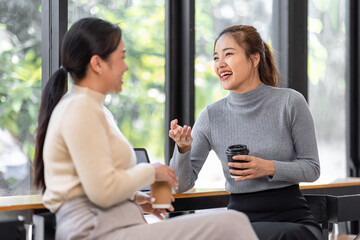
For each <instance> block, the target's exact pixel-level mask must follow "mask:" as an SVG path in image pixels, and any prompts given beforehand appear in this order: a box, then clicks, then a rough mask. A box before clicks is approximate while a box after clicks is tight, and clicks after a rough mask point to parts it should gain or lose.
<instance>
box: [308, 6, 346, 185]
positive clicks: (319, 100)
mask: <svg viewBox="0 0 360 240" xmlns="http://www.w3.org/2000/svg"><path fill="white" fill-rule="evenodd" d="M308 14H309V15H308V76H309V83H308V86H309V104H310V109H311V112H312V114H313V118H314V121H315V128H316V135H317V141H318V148H319V156H320V163H321V177H320V178H321V179H329V178H344V177H345V176H346V139H345V124H346V119H345V116H346V115H345V109H346V107H345V87H346V84H345V44H346V33H345V1H344V0H340V1H328V2H325V1H316V0H311V1H309V9H308Z"/></svg>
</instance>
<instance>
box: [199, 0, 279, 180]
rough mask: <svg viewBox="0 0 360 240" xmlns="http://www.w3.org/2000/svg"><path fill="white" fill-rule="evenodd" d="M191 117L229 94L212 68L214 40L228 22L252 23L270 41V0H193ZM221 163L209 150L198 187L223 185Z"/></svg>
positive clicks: (233, 23) (228, 24) (229, 23)
mask: <svg viewBox="0 0 360 240" xmlns="http://www.w3.org/2000/svg"><path fill="white" fill-rule="evenodd" d="M195 4H196V5H195V38H196V40H195V47H196V53H195V119H196V118H197V116H198V115H199V113H200V111H201V110H202V109H203V108H204V107H205V106H206V105H208V104H210V103H213V102H215V101H217V100H219V99H221V98H223V97H225V96H227V95H228V94H229V92H228V91H226V90H223V89H222V87H221V85H220V82H219V80H218V78H217V76H216V75H215V73H214V70H213V65H214V61H213V53H214V41H215V39H216V38H217V36H218V34H219V33H220V32H221V31H222V30H223V29H224V28H226V27H229V26H232V25H240V24H241V25H252V26H254V27H255V28H256V29H257V30H258V31H259V33H260V34H261V37H262V38H263V39H264V40H265V41H267V42H268V43H269V44H271V38H270V36H271V24H272V4H273V3H272V1H270V0H252V1H249V0H196V1H195ZM224 181H225V180H224V176H223V172H222V166H221V164H220V161H219V160H218V158H217V156H216V154H215V153H214V152H213V151H211V152H210V154H209V157H208V159H207V160H206V162H205V164H204V166H203V168H202V171H201V172H200V174H199V179H198V181H197V182H196V186H198V187H208V186H212V187H215V186H216V187H224Z"/></svg>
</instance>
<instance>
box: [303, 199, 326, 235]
mask: <svg viewBox="0 0 360 240" xmlns="http://www.w3.org/2000/svg"><path fill="white" fill-rule="evenodd" d="M304 197H305V198H306V201H307V202H308V204H309V207H310V210H311V212H312V214H313V216H314V217H315V219H316V220H317V221H318V222H320V223H321V229H322V236H323V239H324V240H328V239H329V226H330V223H329V215H328V205H327V197H328V196H327V195H312V194H305V195H304Z"/></svg>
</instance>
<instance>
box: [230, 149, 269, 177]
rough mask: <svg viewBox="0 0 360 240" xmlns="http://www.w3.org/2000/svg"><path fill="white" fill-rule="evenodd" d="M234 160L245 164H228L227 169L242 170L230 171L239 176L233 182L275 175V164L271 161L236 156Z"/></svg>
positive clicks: (247, 156)
mask: <svg viewBox="0 0 360 240" xmlns="http://www.w3.org/2000/svg"><path fill="white" fill-rule="evenodd" d="M233 159H234V160H241V161H245V162H241V163H240V162H230V163H228V165H229V167H235V168H242V170H235V169H230V173H232V174H236V175H240V177H238V178H235V181H246V180H250V179H255V178H259V177H263V176H273V175H274V173H275V164H274V162H273V161H270V160H265V159H262V158H258V157H254V156H251V155H236V156H234V157H233Z"/></svg>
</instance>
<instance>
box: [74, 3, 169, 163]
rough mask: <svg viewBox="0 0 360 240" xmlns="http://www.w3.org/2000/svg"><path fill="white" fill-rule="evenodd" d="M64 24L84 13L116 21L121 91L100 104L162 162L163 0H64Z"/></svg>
mask: <svg viewBox="0 0 360 240" xmlns="http://www.w3.org/2000/svg"><path fill="white" fill-rule="evenodd" d="M68 3H69V13H68V15H69V26H70V25H71V24H72V23H74V22H75V21H77V20H78V19H80V18H83V17H99V18H102V19H105V20H107V21H110V22H112V23H115V24H119V26H120V28H121V29H122V31H123V40H124V43H125V47H126V58H125V61H126V63H127V65H128V66H129V71H128V72H127V73H125V75H124V85H123V91H122V92H121V93H120V94H113V95H108V96H107V98H106V99H105V105H106V106H107V107H108V108H109V109H110V111H111V112H112V113H113V115H114V117H115V120H116V122H117V123H118V125H119V128H120V130H121V131H122V133H123V134H124V135H125V137H126V138H127V139H128V140H129V142H130V143H131V144H132V145H133V147H144V148H146V149H147V150H148V153H149V155H150V159H151V160H152V161H161V162H163V161H164V126H165V122H164V121H165V120H164V117H165V93H164V82H165V32H164V29H165V25H164V23H165V7H164V4H165V3H164V0H157V1H153V0H141V1H135V0H133V1H125V0H123V1H119V0H98V1H82V0H69V2H68Z"/></svg>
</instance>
